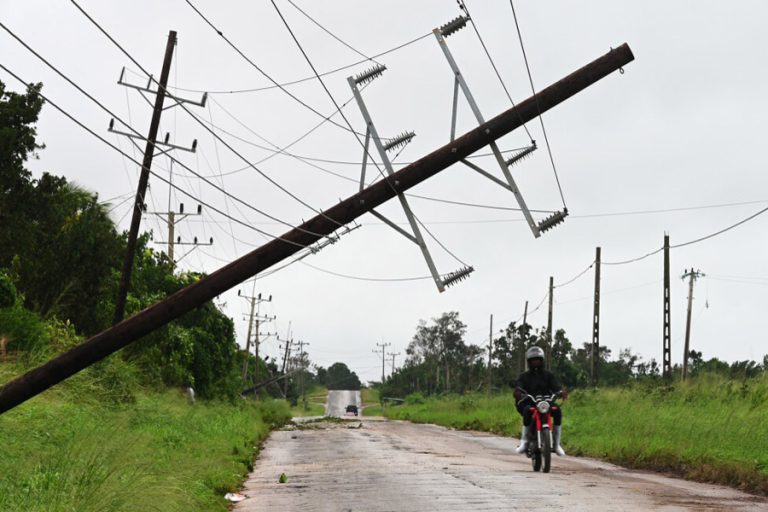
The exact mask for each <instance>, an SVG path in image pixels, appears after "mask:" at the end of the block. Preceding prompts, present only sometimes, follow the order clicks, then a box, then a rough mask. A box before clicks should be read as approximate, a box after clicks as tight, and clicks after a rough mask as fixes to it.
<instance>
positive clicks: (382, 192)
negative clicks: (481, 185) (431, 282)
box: [0, 44, 634, 413]
mask: <svg viewBox="0 0 768 512" xmlns="http://www.w3.org/2000/svg"><path fill="white" fill-rule="evenodd" d="M633 60H634V55H633V54H632V50H631V49H630V48H629V46H628V45H627V44H622V45H621V46H618V47H614V48H612V49H611V50H610V51H609V52H608V53H606V54H604V55H602V56H600V57H599V58H597V59H595V60H594V61H592V62H591V63H589V64H587V65H585V66H583V67H581V68H580V69H577V70H576V71H574V72H573V73H571V74H570V75H568V76H566V77H564V78H562V79H560V80H559V81H557V82H555V83H554V84H551V85H550V86H548V87H546V88H544V89H542V90H540V91H539V92H538V93H536V94H534V95H533V96H531V97H530V98H527V99H525V100H523V101H521V102H520V103H518V104H517V105H516V106H513V107H511V108H509V109H507V110H506V111H504V112H502V113H501V114H499V115H497V116H496V117H494V118H493V119H490V120H489V121H487V122H485V123H483V124H481V125H480V126H478V127H477V128H474V129H472V130H470V131H468V132H467V133H465V134H464V135H462V136H460V137H457V138H456V139H455V140H453V141H451V142H449V143H448V144H446V145H444V146H442V147H440V148H438V149H436V150H434V151H432V152H431V153H429V154H427V155H425V156H423V157H421V158H419V159H418V160H416V161H414V162H412V163H410V164H408V165H406V166H404V167H403V168H401V169H400V170H398V171H397V172H395V173H394V174H393V175H392V176H386V177H385V178H383V179H381V180H379V181H377V182H376V183H374V184H372V185H370V186H369V187H367V188H365V189H363V190H362V191H359V192H357V193H355V194H353V195H351V196H350V197H348V198H347V199H344V200H342V201H341V202H339V203H338V204H335V205H333V206H331V207H330V208H328V209H327V210H324V211H322V212H321V213H319V214H317V215H315V216H314V217H312V218H311V219H309V220H307V221H305V222H303V223H302V224H301V225H299V226H297V227H295V228H292V229H290V230H288V231H287V232H285V233H283V234H282V235H280V236H278V237H275V238H274V239H273V240H270V241H268V242H266V243H264V245H261V246H260V247H258V248H256V249H254V250H253V251H251V252H249V253H248V254H245V255H243V256H241V257H239V258H237V259H236V260H234V261H232V262H231V263H229V264H227V265H225V266H223V267H222V268H220V269H219V270H217V271H215V272H212V273H211V274H209V275H207V276H205V277H202V278H201V279H199V280H197V281H195V282H194V283H192V284H190V285H188V286H186V287H184V288H182V289H181V290H178V291H176V292H175V293H173V294H171V295H170V296H168V297H166V298H165V299H163V300H160V301H158V302H157V303H156V304H153V305H151V306H149V307H147V308H145V309H144V310H142V311H140V312H138V313H136V314H135V315H134V316H133V317H131V318H129V319H126V320H124V321H122V322H120V323H118V324H116V325H114V326H112V327H110V328H108V329H106V330H104V331H102V332H100V333H98V334H96V335H94V336H91V337H90V338H89V339H87V340H85V341H83V342H82V343H80V344H78V345H77V346H75V347H74V348H72V349H70V350H68V351H66V352H64V353H62V354H59V355H57V356H56V357H54V358H53V359H51V360H49V361H47V362H46V363H44V364H42V365H40V366H38V367H36V368H32V369H30V370H28V371H27V372H25V373H23V374H22V375H19V376H17V377H15V378H14V379H12V380H10V381H8V382H6V383H5V384H4V385H3V386H2V388H0V413H3V412H6V411H8V410H10V409H12V408H14V407H16V406H17V405H19V404H21V403H23V402H25V401H27V400H29V399H30V398H32V397H34V396H37V395H38V394H40V393H42V392H43V391H45V390H47V389H49V388H50V387H52V386H54V385H56V384H58V383H60V382H62V381H64V380H66V379H68V378H69V377H71V376H73V375H75V374H76V373H78V372H79V371H81V370H83V369H85V368H87V367H89V366H91V365H93V364H95V363H97V362H98V361H101V360H102V359H104V358H106V357H107V356H109V355H111V354H113V353H115V352H117V351H118V350H120V349H122V348H125V347H127V346H128V345H130V344H132V343H134V342H136V341H137V340H139V339H141V338H142V337H144V336H146V335H147V334H149V333H151V332H153V331H155V330H157V329H159V328H161V327H163V326H165V325H167V324H168V323H169V322H172V321H173V320H176V319H177V318H180V317H181V316H183V315H184V314H186V313H188V312H190V311H192V310H194V309H195V308H198V307H200V306H202V305H203V304H205V303H206V302H208V301H210V300H212V299H214V298H216V297H217V296H218V295H220V294H222V293H224V292H225V291H227V290H230V289H232V288H234V287H235V286H237V285H238V284H240V283H242V282H243V281H246V280H248V279H250V278H252V277H253V276H255V275H258V274H259V273H261V272H263V271H265V270H267V269H269V268H271V267H273V266H274V265H277V264H278V263H280V262H282V261H284V260H285V259H287V258H290V257H291V256H293V255H294V254H296V253H297V252H299V251H301V250H302V249H303V248H304V247H307V246H309V245H311V244H314V243H315V242H317V241H318V240H321V239H322V238H323V237H326V236H328V235H330V234H332V233H334V232H335V231H337V230H338V229H339V228H340V227H341V226H344V225H346V224H349V223H351V222H353V221H354V220H356V219H358V218H359V217H361V216H362V215H364V214H366V213H368V212H370V211H371V210H373V209H375V208H377V207H378V206H380V205H382V204H384V203H386V202H387V201H388V200H390V199H392V198H393V197H396V196H397V195H398V193H403V192H406V191H408V190H410V189H411V188H413V187H415V186H417V185H419V184H420V183H423V182H424V181H426V180H428V179H429V178H431V177H433V176H435V175H437V174H439V173H440V172H442V171H444V170H445V169H448V168H449V167H451V166H452V165H454V164H456V163H458V162H460V161H461V160H462V159H465V158H466V157H468V156H470V155H472V154H473V153H476V152H477V151H479V150H480V149H482V148H484V147H485V146H487V145H488V144H489V143H490V142H492V141H495V140H498V139H500V138H501V137H503V136H505V135H507V134H508V133H510V132H512V131H514V130H515V129H517V128H519V127H521V126H522V125H523V124H524V123H526V122H528V121H530V120H532V119H535V118H537V117H538V116H540V115H542V114H544V113H546V112H547V111H549V110H550V109H552V108H554V107H555V106H557V105H559V104H560V103H562V102H564V101H565V100H567V99H569V98H571V97H572V96H574V95H576V94H578V93H579V92H581V91H583V90H584V89H586V88H588V87H589V86H591V85H593V84H594V83H596V82H598V81H600V80H601V79H603V78H605V77H607V76H608V75H610V74H611V73H613V72H615V71H618V70H619V69H622V68H623V66H626V65H627V64H629V63H630V62H632V61H633Z"/></svg>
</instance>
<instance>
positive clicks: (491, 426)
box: [384, 375, 768, 495]
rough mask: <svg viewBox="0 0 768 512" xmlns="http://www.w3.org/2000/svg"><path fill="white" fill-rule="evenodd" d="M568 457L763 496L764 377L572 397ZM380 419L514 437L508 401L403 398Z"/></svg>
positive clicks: (567, 411) (506, 397)
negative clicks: (587, 458)
mask: <svg viewBox="0 0 768 512" xmlns="http://www.w3.org/2000/svg"><path fill="white" fill-rule="evenodd" d="M563 412H564V428H563V444H564V447H565V449H566V451H567V452H568V453H569V455H585V456H592V457H600V458H603V459H606V460H609V461H612V462H615V463H618V464H622V465H624V466H629V467H633V468H645V469H653V470H660V471H665V472H670V473H673V474H676V475H679V476H683V477H685V478H689V479H692V480H698V481H703V482H711V483H720V484H725V485H730V486H733V487H737V488H740V489H743V490H746V491H749V492H754V493H759V494H764V495H768V376H766V375H762V376H760V377H757V378H753V379H749V380H738V381H737V380H727V379H725V378H723V377H720V376H715V375H702V376H699V377H697V378H695V379H692V380H691V381H689V382H687V383H675V384H674V385H661V384H658V385H651V384H635V385H632V386H628V387H623V388H609V389H597V390H577V391H574V392H573V393H571V398H570V399H569V400H568V401H567V402H566V403H565V405H564V408H563ZM384 414H385V415H386V416H388V417H390V418H393V419H401V420H409V421H413V422H418V423H435V424H439V425H444V426H448V427H452V428H457V429H465V430H483V431H488V432H493V433H497V434H501V435H508V436H509V435H511V436H519V435H520V424H521V423H520V418H519V415H518V414H517V412H516V411H515V409H514V398H513V396H512V395H511V394H502V395H494V396H491V397H487V396H485V395H480V394H473V395H464V396H456V395H452V396H447V397H442V398H423V397H421V396H415V397H414V396H413V395H412V396H411V397H409V398H408V399H407V401H406V403H405V404H404V405H401V406H396V407H389V408H387V410H386V411H385V412H384Z"/></svg>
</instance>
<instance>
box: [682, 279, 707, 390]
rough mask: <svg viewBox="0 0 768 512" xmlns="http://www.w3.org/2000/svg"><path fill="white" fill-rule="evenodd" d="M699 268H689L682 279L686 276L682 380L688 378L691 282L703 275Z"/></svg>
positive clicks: (691, 301) (691, 302) (691, 303)
mask: <svg viewBox="0 0 768 512" xmlns="http://www.w3.org/2000/svg"><path fill="white" fill-rule="evenodd" d="M704 275H705V274H704V273H703V272H701V271H700V270H693V267H691V270H689V271H687V272H686V273H685V274H683V279H685V278H686V277H687V278H688V317H687V319H686V321H685V352H684V353H683V380H685V379H686V378H688V359H689V357H688V354H689V353H690V342H691V309H692V306H693V283H694V281H696V279H698V278H700V277H704Z"/></svg>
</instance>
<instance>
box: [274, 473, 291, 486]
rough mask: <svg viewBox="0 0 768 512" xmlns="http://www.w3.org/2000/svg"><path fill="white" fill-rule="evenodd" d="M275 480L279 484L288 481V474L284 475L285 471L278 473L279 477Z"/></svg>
mask: <svg viewBox="0 0 768 512" xmlns="http://www.w3.org/2000/svg"><path fill="white" fill-rule="evenodd" d="M277 481H278V482H279V483H281V484H285V483H288V475H286V474H285V473H280V478H278V480H277Z"/></svg>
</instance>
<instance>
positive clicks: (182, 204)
mask: <svg viewBox="0 0 768 512" xmlns="http://www.w3.org/2000/svg"><path fill="white" fill-rule="evenodd" d="M179 213H184V203H179Z"/></svg>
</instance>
